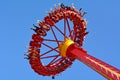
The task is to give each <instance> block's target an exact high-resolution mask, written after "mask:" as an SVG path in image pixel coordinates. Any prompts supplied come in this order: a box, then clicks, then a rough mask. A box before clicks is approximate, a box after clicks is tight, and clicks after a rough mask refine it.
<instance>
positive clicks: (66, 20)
mask: <svg viewBox="0 0 120 80" xmlns="http://www.w3.org/2000/svg"><path fill="white" fill-rule="evenodd" d="M66 21H67V26H68V31H69V34H70V32H71V29H70V24H69V22H68V19H66Z"/></svg>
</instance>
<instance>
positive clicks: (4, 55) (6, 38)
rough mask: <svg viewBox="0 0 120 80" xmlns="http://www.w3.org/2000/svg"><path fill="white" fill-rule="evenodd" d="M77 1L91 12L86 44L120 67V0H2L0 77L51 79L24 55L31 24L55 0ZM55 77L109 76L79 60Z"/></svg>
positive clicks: (91, 79) (86, 79)
mask: <svg viewBox="0 0 120 80" xmlns="http://www.w3.org/2000/svg"><path fill="white" fill-rule="evenodd" d="M58 3H64V4H65V5H71V3H74V5H75V7H76V8H77V9H79V8H81V7H82V8H83V10H84V11H87V12H88V14H87V15H86V16H85V18H86V19H87V20H88V25H87V30H88V31H89V32H90V33H89V34H88V35H87V36H86V39H85V42H84V46H83V47H84V48H85V49H86V50H87V51H88V53H89V54H90V55H93V56H95V57H97V58H99V59H101V60H103V61H105V62H107V63H109V64H111V65H113V66H115V67H117V68H118V69H120V0H0V80H52V79H51V77H43V76H40V75H38V74H36V73H35V72H34V71H33V70H32V69H31V67H30V65H29V62H28V61H27V60H25V59H24V52H27V49H26V48H25V46H27V45H29V41H30V40H31V35H32V34H33V33H34V32H33V31H32V30H30V28H31V27H33V26H32V24H34V23H36V21H37V20H42V19H43V18H44V16H46V15H47V14H45V11H50V8H52V7H53V6H54V4H58ZM55 80H106V79H105V78H103V77H102V76H100V75H99V74H98V73H96V72H95V71H93V70H92V69H90V68H89V67H87V66H86V65H84V64H83V63H81V62H79V61H77V60H76V61H75V62H74V63H73V65H72V66H71V68H69V69H67V70H66V71H64V72H63V73H61V74H59V75H58V76H56V78H55Z"/></svg>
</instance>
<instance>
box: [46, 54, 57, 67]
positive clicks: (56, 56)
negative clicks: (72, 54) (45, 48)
mask: <svg viewBox="0 0 120 80" xmlns="http://www.w3.org/2000/svg"><path fill="white" fill-rule="evenodd" d="M58 57H59V55H58V56H56V57H55V58H54V59H53V60H52V61H51V62H50V63H49V64H48V65H50V64H52V63H53V62H54V61H55V60H56V59H57V58H58Z"/></svg>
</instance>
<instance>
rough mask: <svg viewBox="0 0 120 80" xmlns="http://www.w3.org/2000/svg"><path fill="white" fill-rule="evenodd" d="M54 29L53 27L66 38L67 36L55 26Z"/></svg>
mask: <svg viewBox="0 0 120 80" xmlns="http://www.w3.org/2000/svg"><path fill="white" fill-rule="evenodd" d="M54 27H55V28H56V29H57V30H58V31H59V32H60V33H61V34H62V35H63V36H64V37H66V38H67V36H65V34H64V33H63V32H62V31H61V30H60V29H59V28H58V27H57V26H56V25H54Z"/></svg>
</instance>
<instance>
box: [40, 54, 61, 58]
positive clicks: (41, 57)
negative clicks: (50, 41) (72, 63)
mask: <svg viewBox="0 0 120 80" xmlns="http://www.w3.org/2000/svg"><path fill="white" fill-rule="evenodd" d="M57 56H60V55H53V56H46V57H41V58H40V59H45V58H53V57H57Z"/></svg>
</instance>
